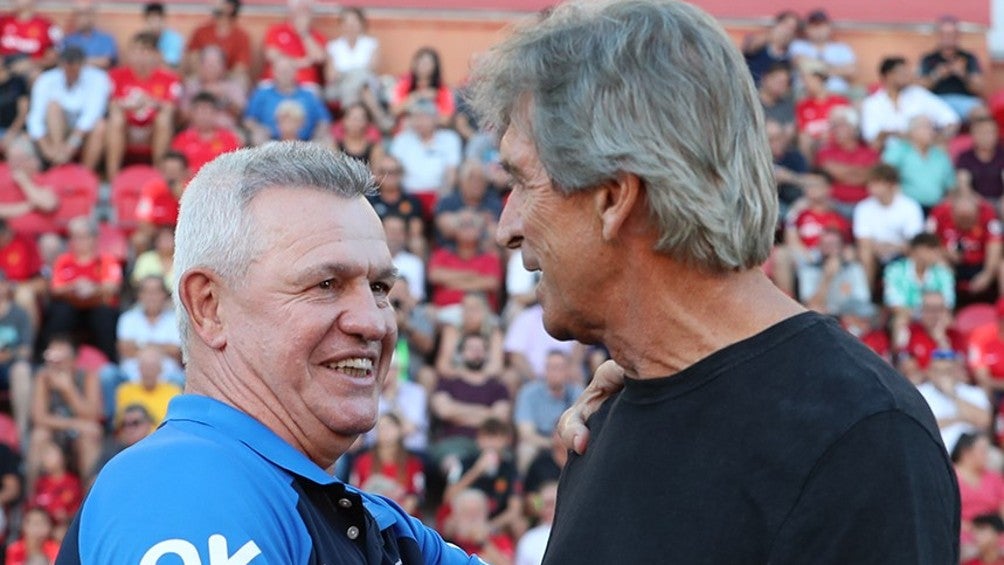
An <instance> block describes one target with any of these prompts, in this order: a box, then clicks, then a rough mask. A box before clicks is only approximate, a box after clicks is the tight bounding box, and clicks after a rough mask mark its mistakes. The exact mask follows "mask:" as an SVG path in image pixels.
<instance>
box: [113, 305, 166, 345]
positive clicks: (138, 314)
mask: <svg viewBox="0 0 1004 565" xmlns="http://www.w3.org/2000/svg"><path fill="white" fill-rule="evenodd" d="M115 337H116V338H117V339H119V340H122V341H131V342H133V343H135V344H136V345H139V346H144V345H176V346H178V347H181V336H180V335H179V334H178V323H177V321H176V318H175V314H174V308H171V307H167V308H165V309H164V311H163V312H161V313H160V315H159V316H157V319H155V320H153V321H152V322H151V321H150V319H149V318H147V317H146V314H144V313H143V309H142V307H140V306H139V305H135V306H133V307H132V308H130V309H128V310H126V311H125V312H123V313H122V315H121V316H119V319H118V323H117V326H116V328H115Z"/></svg>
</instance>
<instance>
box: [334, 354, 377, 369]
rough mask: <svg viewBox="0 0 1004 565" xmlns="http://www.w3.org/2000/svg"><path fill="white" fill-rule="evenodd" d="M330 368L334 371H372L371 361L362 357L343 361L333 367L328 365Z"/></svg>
mask: <svg viewBox="0 0 1004 565" xmlns="http://www.w3.org/2000/svg"><path fill="white" fill-rule="evenodd" d="M330 367H331V368H333V369H336V370H346V369H355V370H357V371H364V372H370V371H372V370H373V361H372V360H371V359H364V358H362V357H353V358H351V359H343V360H341V361H339V362H337V363H335V364H334V365H330Z"/></svg>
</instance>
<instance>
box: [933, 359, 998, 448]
mask: <svg viewBox="0 0 1004 565" xmlns="http://www.w3.org/2000/svg"><path fill="white" fill-rule="evenodd" d="M965 370H966V368H965V366H964V365H963V363H962V358H961V357H960V356H959V355H958V354H957V353H956V352H955V351H952V350H951V349H947V350H946V349H938V350H935V351H934V353H933V354H932V355H931V362H930V365H929V366H928V367H927V381H926V382H925V383H923V384H921V385H920V386H918V387H917V390H919V391H920V394H922V395H923V396H924V400H926V401H927V404H928V406H930V407H931V412H933V413H934V418H935V419H936V420H937V421H938V428H939V429H940V430H941V440H942V442H944V444H945V449H947V450H948V452H949V453H951V452H952V450H953V449H955V444H956V442H957V441H958V440H959V438H960V437H962V434H971V433H976V432H979V431H980V430H987V429H990V424H991V418H990V415H991V411H992V406H991V404H990V397H989V396H987V393H986V391H984V390H983V389H981V388H980V387H978V386H975V385H971V384H969V383H967V382H965V380H964V379H965Z"/></svg>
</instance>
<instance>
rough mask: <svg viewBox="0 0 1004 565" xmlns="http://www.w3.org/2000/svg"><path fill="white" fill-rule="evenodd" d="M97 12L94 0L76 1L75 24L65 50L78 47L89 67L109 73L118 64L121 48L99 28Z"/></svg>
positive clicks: (65, 40) (66, 40) (73, 16)
mask: <svg viewBox="0 0 1004 565" xmlns="http://www.w3.org/2000/svg"><path fill="white" fill-rule="evenodd" d="M97 11H98V10H97V6H95V5H94V0H74V2H73V12H72V15H71V17H72V22H73V24H72V28H71V29H69V30H67V31H68V32H69V33H68V34H67V35H66V37H65V38H63V49H64V50H65V49H67V48H68V47H78V48H80V49H81V50H82V51H83V52H84V56H85V57H86V58H85V59H84V60H85V61H86V63H87V64H88V65H92V66H95V67H97V68H99V69H104V70H106V71H107V70H108V69H110V68H111V67H112V66H113V65H115V64H116V63H117V62H118V57H119V48H118V45H117V44H116V43H115V38H114V37H112V36H111V35H110V34H108V33H107V32H105V31H103V30H101V29H99V28H98V27H97V25H96V22H97V20H98V13H97Z"/></svg>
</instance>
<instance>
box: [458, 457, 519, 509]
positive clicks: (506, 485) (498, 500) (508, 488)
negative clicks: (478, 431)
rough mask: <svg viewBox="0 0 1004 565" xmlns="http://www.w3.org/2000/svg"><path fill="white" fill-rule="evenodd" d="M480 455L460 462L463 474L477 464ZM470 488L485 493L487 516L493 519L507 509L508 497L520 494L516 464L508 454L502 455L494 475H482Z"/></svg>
mask: <svg viewBox="0 0 1004 565" xmlns="http://www.w3.org/2000/svg"><path fill="white" fill-rule="evenodd" d="M480 456H481V454H480V453H475V454H472V455H468V456H467V457H465V458H464V459H463V461H461V466H462V467H463V470H464V472H465V473H466V472H467V471H469V470H471V468H472V467H474V464H475V463H477V461H478V457H480ZM471 488H473V489H476V490H479V491H481V492H483V493H485V496H487V497H488V516H489V518H494V517H496V516H498V515H499V514H501V513H503V512H505V511H506V509H508V508H509V497H511V496H515V495H519V494H522V491H523V485H522V484H521V483H520V480H519V471H518V470H517V469H516V463H515V462H514V461H512V458H511V457H509V456H508V454H503V455H502V457H501V458H500V460H499V465H498V468H497V469H496V470H495V472H494V473H491V474H489V473H487V472H486V473H483V474H481V475H480V476H478V478H477V479H476V480H475V481H474V483H472V484H471Z"/></svg>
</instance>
